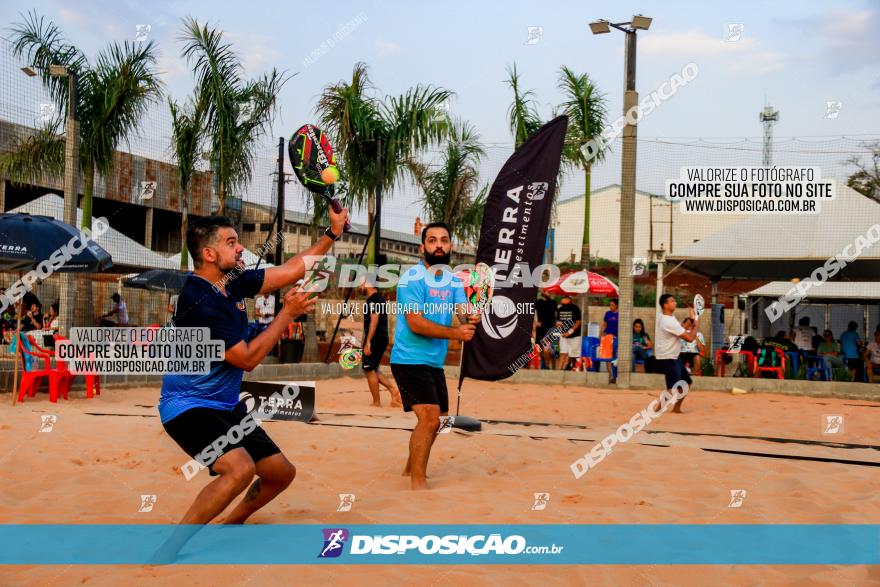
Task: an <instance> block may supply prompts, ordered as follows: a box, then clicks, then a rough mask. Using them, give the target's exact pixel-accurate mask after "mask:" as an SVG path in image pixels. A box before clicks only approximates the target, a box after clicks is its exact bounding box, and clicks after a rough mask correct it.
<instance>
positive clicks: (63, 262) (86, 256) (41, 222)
mask: <svg viewBox="0 0 880 587" xmlns="http://www.w3.org/2000/svg"><path fill="white" fill-rule="evenodd" d="M97 228H98V227H95V230H97ZM53 255H54V256H53ZM43 261H48V262H49V266H50V267H51V268H52V269H51V271H46V270H43V271H40V273H41V274H42V273H53V272H55V271H61V272H71V271H79V272H86V273H100V272H102V271H105V270H107V269H109V268H110V267H112V266H113V259H112V258H111V257H110V253H108V252H107V251H105V250H104V249H102V248H101V247H100V246H99V245H97V244H96V243H95V242H94V241H92V240H87V241H86V242H85V243H83V242H81V241H80V231H79V230H77V229H76V228H74V227H73V226H70V225H69V224H64V223H63V222H61V221H60V220H55V219H54V218H50V217H49V216H31V215H30V214H0V271H30V270H31V269H37V267H38V266H39V265H40V263H42V262H43ZM40 276H41V277H42V275H40Z"/></svg>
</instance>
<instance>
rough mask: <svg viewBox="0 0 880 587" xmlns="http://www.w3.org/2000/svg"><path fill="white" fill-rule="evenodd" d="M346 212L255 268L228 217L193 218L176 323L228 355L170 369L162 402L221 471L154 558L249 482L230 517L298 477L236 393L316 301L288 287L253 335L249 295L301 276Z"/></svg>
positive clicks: (168, 417) (199, 456) (186, 447)
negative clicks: (189, 267) (285, 256)
mask: <svg viewBox="0 0 880 587" xmlns="http://www.w3.org/2000/svg"><path fill="white" fill-rule="evenodd" d="M347 218H348V210H345V209H343V210H341V211H340V212H338V213H337V212H333V211H330V222H331V226H330V227H329V228H328V229H327V230H326V231H325V232H324V236H322V237H321V238H320V239H318V241H317V242H316V243H315V244H314V245H312V246H311V247H309V248H308V249H306V250H305V251H303V252H301V253H300V254H299V255H296V256H295V257H293V258H291V259H290V260H288V261H287V262H285V263H283V264H282V265H278V266H276V267H270V268H269V269H256V270H253V269H244V264H243V263H242V261H241V255H242V252H243V251H244V247H243V246H242V244H241V243H240V242H239V240H238V233H237V232H236V231H235V227H234V226H235V225H234V224H233V223H232V221H231V220H229V219H228V218H226V217H222V216H210V217H206V218H201V219H199V220H197V221H196V222H192V223H190V225H189V228H188V230H187V234H186V246H187V249H188V250H189V253H190V255H191V256H192V259H193V264H194V266H195V269H194V271H193V273H192V274H190V275H189V276H188V278H187V280H186V282H185V284H184V286H183V289H182V290H181V292H180V296H179V297H178V300H177V308H176V310H175V314H174V318H173V324H174V326H175V327H176V328H187V327H188V328H196V327H199V328H208V329H209V330H210V338H211V340H220V341H222V342H223V344H224V347H225V354H224V356H223V360H221V361H216V362H213V363H212V364H211V366H210V372H209V373H207V374H192V375H188V374H166V375H165V377H164V378H163V380H162V393H161V397H160V398H159V406H158V408H159V416H160V419H161V422H162V426H163V427H164V428H165V431H166V432H167V433H168V436H169V437H170V438H171V439H172V440H174V441H175V442H176V443H177V444H178V445H179V446H180V447H181V448H182V449H183V451H184V452H186V453H187V454H188V455H189V456H190V457H192V458H193V459H194V460H195V461H196V462H197V463H198V464H199V465H201V466H202V467H206V468H207V469H208V470H209V472H210V473H211V474H212V476H219V477H217V478H216V479H213V480H212V481H211V482H210V483H208V485H207V486H205V487H204V488H203V489H202V490H201V491H200V492H199V494H198V496H197V497H196V499H195V501H194V502H193V503H192V505H191V506H190V507H189V509H188V510H187V512H186V513H185V514H184V516H183V519H182V520H181V522H180V525H179V526H178V527H177V529H176V530H175V532H174V533H173V534H172V535H171V537H170V538H168V540H166V542H165V543H164V544H163V545H162V546H161V547H160V549H159V550H158V551H157V552H156V553H154V555H153V559H152V560H154V561H156V562H169V561H173V560H175V558H176V556H177V553H178V552H179V550H180V549H181V548H182V547H183V545H184V544H185V543H186V542H187V541H188V540H189V539H190V538H191V537H192V536H193V535H194V534H195V533H196V532H198V530H199V528H200V527H201V525H204V524H207V523H209V522H210V521H211V520H213V519H214V518H215V517H217V516H218V515H220V513H221V512H223V511H224V510H225V509H226V508H227V507H229V506H230V505H231V504H232V501H233V500H234V499H235V498H236V497H237V496H238V495H239V494H241V493H242V492H243V491H245V489H247V492H246V494H245V496H244V498H243V499H242V500H241V501H240V502H239V503H238V504H237V505H236V506H235V507H233V508H232V509H231V511H229V513H228V514H227V516H226V518H225V519H224V523H227V524H242V523H244V521H245V520H247V519H248V518H249V517H250V516H251V515H252V514H253V513H254V512H256V511H257V510H259V509H260V508H262V507H263V506H265V505H266V504H268V503H269V502H270V501H272V500H273V499H274V498H275V497H277V496H278V495H279V494H280V493H281V492H282V491H284V490H285V489H286V488H287V487H288V486H289V485H290V484H291V482H293V478H294V477H295V476H296V468H295V467H294V466H293V464H292V463H291V462H290V461H289V460H287V458H286V457H285V456H284V454H282V453H281V449H279V448H278V446H277V445H276V444H275V443H274V442H273V441H272V439H271V438H270V437H269V435H268V434H267V433H266V431H265V430H264V429H263V428H262V427H261V426H252V427H251V426H248V427H245V422H248V418H251V420H250V422H251V423H253V422H254V420H253V416H252V414H249V413H248V412H247V410H246V408H245V407H244V405H243V404H241V403H240V402H239V393H240V388H241V381H242V378H243V375H244V372H245V371H251V370H253V369H254V368H255V367H257V365H259V364H260V362H261V361H262V360H263V359H264V358H265V357H266V355H268V354H269V352H270V351H271V350H272V349H273V348H275V345H277V344H278V341H279V340H280V339H281V335H282V334H283V333H284V332H285V331H286V330H287V327H288V325H289V324H290V323H291V322H292V321H293V319H294V318H295V317H296V316H299V315H300V314H304V313H307V312H309V311H310V310H311V308H312V307H313V306H314V303H315V300H314V298H313V297H312V294H311V293H309V292H308V291H299V290H297V289H291V290H290V291H288V292H287V293H286V294H285V295H284V305H283V306H282V308H281V311H280V312H279V313H278V314H277V315H276V316H275V319H274V320H273V321H272V323H271V324H269V326H268V327H267V328H266V329H265V330H263V332H261V333H260V334H259V335H257V336H256V337H255V338H252V339H251V338H249V337H248V332H249V324H248V315H247V305H246V303H245V298H253V297H255V296H257V295H258V294H260V293H267V292H271V291H275V290H277V289H281V288H282V287H287V286H290V285H293V284H294V283H296V282H297V281H298V280H300V279H302V278H303V277H304V275H305V272H306V271H307V270H309V269H310V268H311V267H310V265H311V262H310V261H311V260H312V259H315V258H320V256H322V255H324V254H325V253H327V251H329V250H330V247H331V246H332V245H333V242H334V241H336V240H337V239H339V238H340V237H341V236H342V232H343V226H344V225H345V223H346V221H347ZM245 429H246V430H247V432H243V430H245ZM221 440H223V441H225V442H218V441H221ZM254 476H256V480H253V479H254ZM252 480H253V483H252Z"/></svg>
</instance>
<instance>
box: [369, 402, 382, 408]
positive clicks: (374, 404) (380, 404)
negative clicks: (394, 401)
mask: <svg viewBox="0 0 880 587" xmlns="http://www.w3.org/2000/svg"><path fill="white" fill-rule="evenodd" d="M370 405H371V406H372V407H374V408H381V407H382V402H373V403H371V404H370Z"/></svg>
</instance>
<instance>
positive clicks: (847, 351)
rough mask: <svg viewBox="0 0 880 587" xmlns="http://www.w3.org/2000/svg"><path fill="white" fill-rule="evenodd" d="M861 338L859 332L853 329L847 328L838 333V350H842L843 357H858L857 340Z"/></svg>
mask: <svg viewBox="0 0 880 587" xmlns="http://www.w3.org/2000/svg"><path fill="white" fill-rule="evenodd" d="M860 340H862V339H861V338H860V337H859V333H858V332H856V331H855V330H847V331H846V332H844V333H843V334H841V335H840V350H841V352H843V358H844V359H858V358H859V346H858V342H859V341H860Z"/></svg>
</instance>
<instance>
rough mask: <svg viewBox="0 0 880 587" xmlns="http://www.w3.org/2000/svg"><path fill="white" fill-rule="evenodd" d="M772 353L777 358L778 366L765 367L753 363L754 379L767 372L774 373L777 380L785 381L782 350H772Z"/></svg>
mask: <svg viewBox="0 0 880 587" xmlns="http://www.w3.org/2000/svg"><path fill="white" fill-rule="evenodd" d="M773 351H774V352H775V353H776V356H777V357H779V366H778V367H766V366H763V365H761V364H760V363H758V362H755V377H760V376H761V374H762V373H764V372H767V373H776V374H777V375H778V377H777V379H785V353H783V352H782V349H773Z"/></svg>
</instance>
